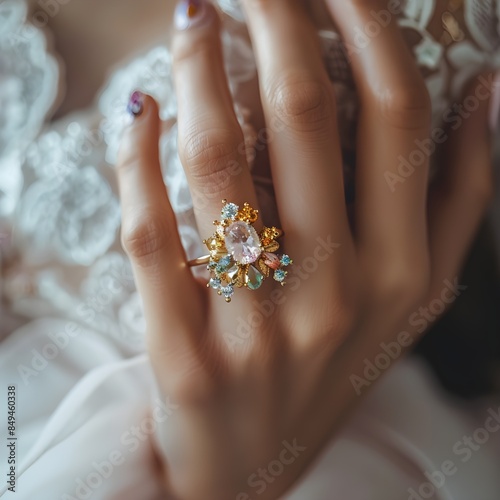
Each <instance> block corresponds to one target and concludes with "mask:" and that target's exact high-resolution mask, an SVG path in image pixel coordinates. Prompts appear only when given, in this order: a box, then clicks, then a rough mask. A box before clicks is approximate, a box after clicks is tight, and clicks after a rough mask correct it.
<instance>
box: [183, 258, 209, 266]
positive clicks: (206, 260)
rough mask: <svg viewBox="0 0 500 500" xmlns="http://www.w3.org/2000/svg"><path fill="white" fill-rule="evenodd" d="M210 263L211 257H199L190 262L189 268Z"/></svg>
mask: <svg viewBox="0 0 500 500" xmlns="http://www.w3.org/2000/svg"><path fill="white" fill-rule="evenodd" d="M209 262H210V255H204V256H203V257H198V258H197V259H193V260H190V261H188V266H189V267H196V266H204V265H205V264H208V263H209Z"/></svg>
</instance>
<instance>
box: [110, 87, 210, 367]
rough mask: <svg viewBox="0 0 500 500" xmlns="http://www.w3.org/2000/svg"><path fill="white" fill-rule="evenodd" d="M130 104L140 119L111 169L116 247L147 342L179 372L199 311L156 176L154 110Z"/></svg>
mask: <svg viewBox="0 0 500 500" xmlns="http://www.w3.org/2000/svg"><path fill="white" fill-rule="evenodd" d="M142 100H143V104H141V101H142ZM131 102H132V106H133V107H134V111H136V112H138V113H140V114H139V115H138V116H137V117H136V118H135V120H134V122H133V124H132V125H131V126H130V127H128V128H127V129H126V131H125V133H124V136H123V139H122V144H121V148H120V153H119V158H118V163H117V175H118V185H119V190H120V197H121V205H122V242H123V246H124V248H125V250H126V252H127V253H128V255H129V256H130V259H131V262H132V266H133V269H134V275H135V279H136V282H137V288H138V290H139V293H140V295H141V298H142V302H143V306H144V313H145V318H146V322H147V330H148V342H149V344H150V345H151V346H153V349H154V351H156V352H162V353H163V354H164V355H165V356H168V359H169V363H165V365H168V368H170V369H171V370H172V371H175V369H181V370H183V369H185V365H184V366H181V365H182V363H184V362H186V361H187V358H189V356H190V354H189V353H190V352H191V345H190V343H191V342H190V341H191V339H190V338H189V337H190V335H193V334H192V333H191V332H200V331H202V328H201V327H200V325H199V324H198V323H199V321H200V320H199V318H200V316H199V315H197V314H192V311H193V309H194V310H200V309H201V304H200V300H197V299H199V296H200V295H199V291H200V287H199V285H198V284H197V283H196V282H195V280H194V278H193V275H192V273H191V271H190V269H189V268H188V267H187V264H186V257H185V254H184V250H183V248H182V245H181V241H180V239H179V234H178V232H177V226H176V221H175V217H174V213H173V211H172V208H171V206H170V203H169V201H168V197H167V193H166V189H165V184H164V182H163V179H162V175H161V170H160V162H159V153H158V141H159V133H160V119H159V116H158V106H157V104H156V103H155V101H154V100H153V99H152V98H151V97H148V96H146V97H145V98H143V97H142V95H141V94H139V93H134V95H133V97H132V100H131ZM141 108H142V112H141ZM188 298H189V300H188ZM166 325H168V327H166ZM186 364H188V363H186Z"/></svg>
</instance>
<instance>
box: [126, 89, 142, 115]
mask: <svg viewBox="0 0 500 500" xmlns="http://www.w3.org/2000/svg"><path fill="white" fill-rule="evenodd" d="M143 108H144V94H143V93H142V92H140V91H139V90H136V91H135V92H133V93H132V95H131V96H130V99H129V101H128V105H127V111H128V112H129V113H130V114H131V115H132V116H134V117H137V116H140V115H141V114H142V110H143Z"/></svg>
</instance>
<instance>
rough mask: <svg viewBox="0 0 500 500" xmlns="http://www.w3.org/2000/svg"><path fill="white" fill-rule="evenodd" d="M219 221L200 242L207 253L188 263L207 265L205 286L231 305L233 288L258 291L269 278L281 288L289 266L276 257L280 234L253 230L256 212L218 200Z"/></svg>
mask: <svg viewBox="0 0 500 500" xmlns="http://www.w3.org/2000/svg"><path fill="white" fill-rule="evenodd" d="M222 204H223V207H222V210H221V220H220V221H217V220H216V221H214V225H215V226H216V230H215V233H214V234H213V235H212V236H211V237H210V238H208V239H207V240H204V241H203V244H204V245H206V247H207V248H208V251H209V254H208V255H204V256H202V257H198V258H197V259H193V260H190V261H189V262H188V265H189V266H190V267H195V266H202V265H205V264H206V265H207V269H208V270H209V271H210V281H209V282H208V283H207V287H209V288H213V289H214V290H216V291H217V293H218V294H219V295H221V296H223V297H224V298H225V299H226V302H231V297H232V296H233V295H234V290H235V288H242V287H246V288H248V289H250V290H257V289H258V288H260V286H261V285H262V283H263V282H264V280H265V279H266V278H268V277H269V276H270V275H271V273H273V278H274V280H276V281H277V282H279V283H280V284H281V285H285V283H286V276H287V274H288V271H287V270H286V269H285V268H287V267H288V266H290V265H291V264H293V261H292V259H291V258H290V257H289V256H288V255H286V254H282V255H278V254H276V252H277V251H278V249H279V248H280V244H279V243H278V241H277V239H278V238H279V237H280V236H282V235H283V231H282V230H281V229H278V228H277V227H264V228H263V229H262V230H261V231H260V232H257V231H256V230H255V228H254V226H253V225H254V224H255V222H257V220H258V217H259V213H258V210H255V209H253V208H252V207H251V206H250V205H249V204H248V203H245V204H244V205H243V207H241V208H240V207H239V206H238V205H236V204H234V203H228V202H227V201H226V200H222Z"/></svg>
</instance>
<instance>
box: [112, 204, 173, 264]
mask: <svg viewBox="0 0 500 500" xmlns="http://www.w3.org/2000/svg"><path fill="white" fill-rule="evenodd" d="M170 231H171V230H170V229H169V225H168V223H167V221H166V219H165V217H164V216H162V215H161V214H157V213H154V212H151V211H149V210H148V211H143V212H142V213H140V214H137V215H136V216H135V217H133V218H132V219H131V220H129V221H124V223H123V226H122V232H121V241H122V246H123V248H124V250H125V251H126V252H127V254H128V255H129V256H130V257H131V258H132V259H134V260H135V261H136V262H137V263H138V264H140V265H144V266H147V265H150V264H152V263H154V262H156V260H157V259H158V258H161V257H162V254H163V252H164V251H165V250H166V248H167V247H168V244H169V241H170V240H171V238H172V235H171V234H170Z"/></svg>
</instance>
